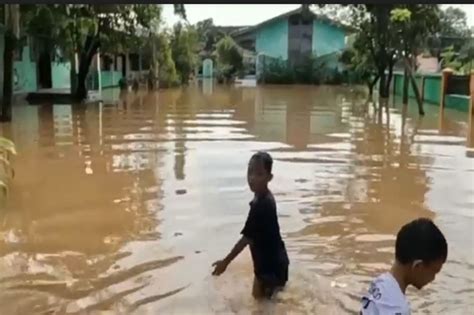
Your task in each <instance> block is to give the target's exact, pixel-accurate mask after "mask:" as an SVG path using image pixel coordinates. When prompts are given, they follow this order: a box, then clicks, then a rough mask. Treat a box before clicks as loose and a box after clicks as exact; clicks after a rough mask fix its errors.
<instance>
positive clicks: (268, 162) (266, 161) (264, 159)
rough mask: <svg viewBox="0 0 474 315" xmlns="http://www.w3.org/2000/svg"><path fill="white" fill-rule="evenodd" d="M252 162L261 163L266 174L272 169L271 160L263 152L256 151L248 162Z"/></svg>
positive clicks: (269, 156)
mask: <svg viewBox="0 0 474 315" xmlns="http://www.w3.org/2000/svg"><path fill="white" fill-rule="evenodd" d="M252 160H258V161H260V162H262V163H263V167H264V168H265V170H266V171H267V172H268V174H271V173H272V167H273V159H272V157H271V155H270V154H268V153H267V152H264V151H258V152H257V153H255V154H254V155H252V157H251V158H250V161H252Z"/></svg>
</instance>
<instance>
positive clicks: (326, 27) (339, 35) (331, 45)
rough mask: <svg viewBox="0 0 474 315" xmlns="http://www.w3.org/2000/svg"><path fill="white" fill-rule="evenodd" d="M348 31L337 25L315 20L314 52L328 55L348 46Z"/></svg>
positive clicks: (319, 54) (318, 54)
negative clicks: (346, 39) (346, 40)
mask: <svg viewBox="0 0 474 315" xmlns="http://www.w3.org/2000/svg"><path fill="white" fill-rule="evenodd" d="M345 38H346V33H345V32H344V30H342V29H340V28H339V27H337V26H334V25H330V24H328V23H326V22H322V21H318V20H314V22H313V54H314V55H316V56H323V55H327V54H330V53H333V52H336V51H340V50H343V49H344V48H345V47H346V42H345Z"/></svg>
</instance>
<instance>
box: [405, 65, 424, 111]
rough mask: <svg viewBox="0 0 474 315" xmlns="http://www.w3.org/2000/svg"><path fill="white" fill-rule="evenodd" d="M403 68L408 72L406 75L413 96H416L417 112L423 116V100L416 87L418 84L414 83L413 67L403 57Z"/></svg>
mask: <svg viewBox="0 0 474 315" xmlns="http://www.w3.org/2000/svg"><path fill="white" fill-rule="evenodd" d="M405 68H406V72H407V73H408V76H409V78H410V82H411V86H412V88H413V91H414V92H415V97H416V102H417V104H418V113H419V114H420V115H421V116H423V115H425V111H424V109H423V100H422V99H421V94H420V90H419V89H418V85H417V83H416V79H415V76H414V75H413V69H412V67H411V66H410V63H409V60H408V59H405Z"/></svg>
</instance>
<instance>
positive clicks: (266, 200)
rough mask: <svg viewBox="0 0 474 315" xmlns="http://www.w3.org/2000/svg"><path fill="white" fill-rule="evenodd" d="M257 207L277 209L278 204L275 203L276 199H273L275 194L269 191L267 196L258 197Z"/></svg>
mask: <svg viewBox="0 0 474 315" xmlns="http://www.w3.org/2000/svg"><path fill="white" fill-rule="evenodd" d="M256 206H258V207H275V206H276V202H275V197H273V194H272V193H271V192H270V191H269V192H267V193H266V194H265V195H262V196H258V197H257V198H256Z"/></svg>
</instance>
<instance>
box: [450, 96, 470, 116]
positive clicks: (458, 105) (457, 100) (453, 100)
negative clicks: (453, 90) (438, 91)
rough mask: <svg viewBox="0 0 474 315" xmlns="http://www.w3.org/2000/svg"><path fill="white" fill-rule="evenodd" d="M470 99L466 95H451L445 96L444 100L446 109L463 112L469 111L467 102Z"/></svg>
mask: <svg viewBox="0 0 474 315" xmlns="http://www.w3.org/2000/svg"><path fill="white" fill-rule="evenodd" d="M470 101H471V98H470V97H469V96H467V95H453V94H447V95H446V99H445V100H444V105H445V106H446V108H453V109H457V110H460V111H463V112H468V111H469V102H470Z"/></svg>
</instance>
